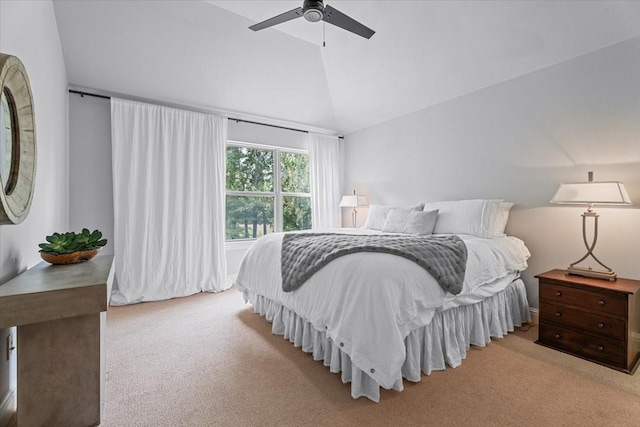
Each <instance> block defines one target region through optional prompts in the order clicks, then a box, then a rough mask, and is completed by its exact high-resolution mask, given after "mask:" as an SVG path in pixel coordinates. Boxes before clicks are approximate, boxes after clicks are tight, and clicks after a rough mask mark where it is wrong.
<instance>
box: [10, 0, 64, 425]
mask: <svg viewBox="0 0 640 427" xmlns="http://www.w3.org/2000/svg"><path fill="white" fill-rule="evenodd" d="M0 52H2V53H7V54H11V55H15V56H17V57H18V58H20V60H21V61H22V62H23V63H24V65H25V68H26V70H27V73H28V75H29V80H30V82H31V89H32V92H33V102H34V109H35V118H36V135H37V165H38V168H37V172H36V186H35V192H34V199H33V204H32V205H31V211H30V213H29V215H28V216H27V218H26V219H25V221H24V222H23V223H22V224H19V225H0V284H3V283H5V282H7V281H8V280H10V279H12V278H13V277H15V276H16V275H18V274H19V273H21V272H23V271H24V270H26V269H27V268H29V267H32V266H33V265H35V264H37V263H39V262H40V261H42V260H41V259H40V256H39V254H38V249H39V248H38V243H41V242H43V241H44V238H45V236H47V235H48V234H51V233H52V232H54V231H65V230H67V228H68V226H69V190H68V184H69V182H68V169H69V163H68V157H67V154H68V134H67V112H68V107H67V100H68V97H67V93H66V92H67V74H66V70H65V65H64V60H63V56H62V48H61V46H60V39H59V37H58V28H57V24H56V20H55V16H54V11H53V6H52V4H51V2H50V1H38V2H24V1H20V2H18V1H9V2H7V1H2V2H0ZM11 331H12V332H13V333H15V329H12V330H11ZM8 332H9V330H3V331H0V348H1V349H2V351H0V354H1V355H2V356H1V357H0V405H2V402H3V400H4V399H5V398H6V397H7V396H9V395H10V394H11V392H10V390H15V386H16V383H15V380H16V374H15V372H16V371H15V369H16V365H15V357H13V358H12V360H11V363H10V364H8V363H7V362H6V361H5V357H4V354H5V345H6V344H5V343H6V335H7V333H8ZM1 418H2V414H0V419H1Z"/></svg>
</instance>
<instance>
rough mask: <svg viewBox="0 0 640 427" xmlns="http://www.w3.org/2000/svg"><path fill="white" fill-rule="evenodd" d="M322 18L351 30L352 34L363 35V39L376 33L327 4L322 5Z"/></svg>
mask: <svg viewBox="0 0 640 427" xmlns="http://www.w3.org/2000/svg"><path fill="white" fill-rule="evenodd" d="M322 20H323V21H325V22H328V23H329V24H332V25H335V26H336V27H340V28H342V29H344V30H347V31H351V32H352V33H354V34H357V35H359V36H362V37H364V38H365V39H370V38H371V36H372V35H374V34H375V33H376V32H375V31H373V30H372V29H371V28H369V27H367V26H365V25H362V24H361V23H359V22H358V21H356V20H355V19H353V18H350V17H348V16H347V15H345V14H344V13H342V12H340V11H339V10H338V9H335V8H333V7H331V6H329V5H326V6H325V7H324V17H323V18H322Z"/></svg>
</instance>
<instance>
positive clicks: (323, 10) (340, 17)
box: [249, 0, 375, 39]
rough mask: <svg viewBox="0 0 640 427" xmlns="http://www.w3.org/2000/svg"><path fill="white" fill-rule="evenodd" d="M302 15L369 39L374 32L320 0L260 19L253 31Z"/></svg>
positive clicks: (310, 1)
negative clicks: (263, 19) (264, 19)
mask: <svg viewBox="0 0 640 427" xmlns="http://www.w3.org/2000/svg"><path fill="white" fill-rule="evenodd" d="M301 16H304V19H306V20H307V21H309V22H318V21H324V22H328V23H329V24H332V25H335V26H336V27H340V28H342V29H343V30H347V31H351V32H352V33H354V34H357V35H359V36H362V37H364V38H365V39H370V38H371V36H372V35H374V34H375V31H373V30H372V29H371V28H369V27H367V26H365V25H362V24H361V23H359V22H358V21H356V20H355V19H353V18H351V17H349V16H347V15H345V14H344V13H342V12H340V11H339V10H337V9H334V8H333V7H331V6H329V5H326V6H325V5H324V2H323V1H322V0H304V3H303V4H302V7H298V8H295V9H293V10H290V11H288V12H285V13H283V14H280V15H278V16H274V17H273V18H269V19H267V20H266V21H262V22H260V23H258V24H255V25H252V26H250V27H249V28H251V29H252V30H253V31H260V30H264V29H265V28H269V27H273V26H274V25H278V24H282V23H283V22H287V21H291V20H292V19H296V18H300V17H301Z"/></svg>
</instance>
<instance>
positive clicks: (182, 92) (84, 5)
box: [54, 0, 640, 134]
mask: <svg viewBox="0 0 640 427" xmlns="http://www.w3.org/2000/svg"><path fill="white" fill-rule="evenodd" d="M326 3H327V4H330V5H332V6H333V7H335V8H336V9H338V10H340V11H342V12H344V13H346V14H348V15H350V16H352V17H353V18H355V19H357V20H358V21H360V22H362V23H364V24H365V25H367V26H369V27H371V28H373V29H374V30H375V31H376V34H375V35H374V36H373V37H372V38H371V39H370V40H366V39H364V38H362V37H359V36H357V35H354V34H352V33H349V32H347V31H344V30H342V29H339V28H337V27H334V26H332V25H326V28H323V24H322V23H310V22H307V21H305V20H304V19H297V20H294V21H290V22H287V23H284V24H281V25H279V26H277V27H273V28H269V29H265V30H262V31H259V32H253V31H251V30H249V29H248V27H249V26H250V25H253V24H255V23H256V22H259V21H262V20H264V19H267V18H270V17H272V16H275V15H277V14H280V13H282V12H285V11H288V10H291V9H294V8H296V7H298V6H300V5H301V4H302V0H293V1H206V2H197V1H83V2H80V1H75V0H72V1H60V0H56V1H54V8H55V13H56V18H57V21H58V28H59V32H60V39H61V43H62V47H63V51H64V56H65V62H66V66H67V73H68V78H69V83H70V84H71V85H73V86H76V87H83V88H91V89H96V90H100V91H106V92H110V93H120V94H124V95H128V96H133V97H139V98H145V99H151V100H158V101H164V102H168V103H176V104H182V105H190V106H195V107H202V108H211V109H216V110H225V111H232V112H237V113H240V114H247V115H255V116H258V117H264V118H271V119H276V120H283V121H287V122H291V123H300V124H306V125H311V126H315V127H318V128H323V129H328V130H333V131H336V132H338V133H341V134H347V133H350V132H353V131H356V130H359V129H362V128H365V127H368V126H372V125H374V124H377V123H380V122H384V121H387V120H390V119H393V118H395V117H399V116H402V115H405V114H407V113H410V112H413V111H417V110H420V109H423V108H426V107H428V106H431V105H434V104H437V103H440V102H443V101H446V100H449V99H452V98H455V97H459V96H462V95H464V94H467V93H470V92H473V91H476V90H478V89H481V88H484V87H487V86H491V85H494V84H497V83H500V82H502V81H506V80H509V79H512V78H514V77H517V76H520V75H524V74H527V73H530V72H533V71H536V70H539V69H542V68H545V67H548V66H551V65H553V64H557V63H559V62H563V61H566V60H568V59H571V58H575V57H577V56H580V55H583V54H586V53H589V52H592V51H594V50H598V49H602V48H605V47H607V46H610V45H612V44H615V43H618V42H621V41H625V40H629V39H632V38H636V37H640V2H635V1H628V2H626V1H625V2H615V1H583V2H579V1H555V2H544V1H531V2H526V1H474V2H471V1H461V2H458V1H398V0H396V1H341V0H333V1H331V0H327V2H326ZM323 30H324V31H325V32H326V35H325V36H324V37H325V38H326V47H322V42H323Z"/></svg>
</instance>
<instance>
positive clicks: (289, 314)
mask: <svg viewBox="0 0 640 427" xmlns="http://www.w3.org/2000/svg"><path fill="white" fill-rule="evenodd" d="M244 296H245V299H247V300H248V301H249V302H250V303H251V304H252V305H253V311H254V312H255V313H259V314H260V315H262V316H265V318H266V319H267V320H268V321H269V322H271V323H272V327H271V332H272V333H273V334H275V335H283V336H284V338H286V339H288V340H289V341H291V342H292V343H293V345H294V346H295V347H302V351H304V352H306V353H312V354H313V359H314V360H318V361H319V360H322V361H323V363H324V365H325V366H328V367H329V370H330V371H331V372H334V373H339V372H341V373H342V382H344V383H347V382H350V383H351V396H352V397H353V398H354V399H355V398H358V397H361V396H364V397H367V398H369V399H371V400H373V401H374V402H378V401H379V400H380V385H379V384H378V383H377V382H376V381H375V380H374V379H373V378H371V377H370V376H369V375H368V374H367V373H366V372H365V371H363V370H361V369H360V368H358V367H357V366H355V365H354V364H353V363H352V362H351V358H350V357H349V355H348V354H346V353H345V352H343V351H342V350H340V348H339V347H338V346H336V345H334V343H333V342H332V341H331V339H328V338H327V337H326V333H325V331H321V330H318V329H316V328H315V327H314V326H313V325H311V323H309V322H308V321H306V320H305V319H303V318H302V317H300V316H298V315H297V314H296V313H295V312H293V311H291V310H289V309H287V308H286V307H283V306H282V305H280V304H278V303H276V302H274V301H272V300H270V299H268V298H265V297H264V296H262V295H258V294H256V293H254V292H252V291H249V290H245V292H244ZM530 321H531V314H530V313H529V306H528V301H527V294H526V290H525V287H524V283H523V282H522V280H520V279H518V280H515V281H513V282H511V283H510V284H509V285H508V286H507V288H506V289H505V290H503V291H501V292H498V293H497V294H495V295H494V296H492V297H489V298H487V299H485V300H483V301H481V302H478V303H476V304H471V305H463V306H460V307H455V308H451V309H449V310H446V311H439V312H437V313H436V314H435V315H434V317H433V320H432V321H431V323H430V324H429V325H426V326H423V327H420V328H417V329H414V330H413V331H412V332H410V333H409V335H408V336H407V337H406V338H405V340H404V344H405V348H406V358H405V361H404V364H403V366H402V370H401V372H398V376H397V379H396V381H395V383H394V385H393V387H392V388H393V389H394V390H397V391H402V390H403V385H402V381H403V377H404V378H406V379H407V380H409V381H414V382H417V381H420V377H421V372H424V373H425V374H426V375H429V374H430V373H431V372H432V371H441V370H444V369H446V365H449V366H450V367H452V368H455V367H457V366H459V365H460V364H461V363H462V360H463V359H464V358H466V356H467V350H469V347H470V346H471V345H475V346H479V347H484V346H485V345H486V344H488V343H489V342H491V338H492V337H493V338H502V337H504V336H505V335H506V334H507V333H508V332H513V330H514V327H515V326H521V325H522V324H523V323H527V322H530Z"/></svg>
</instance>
